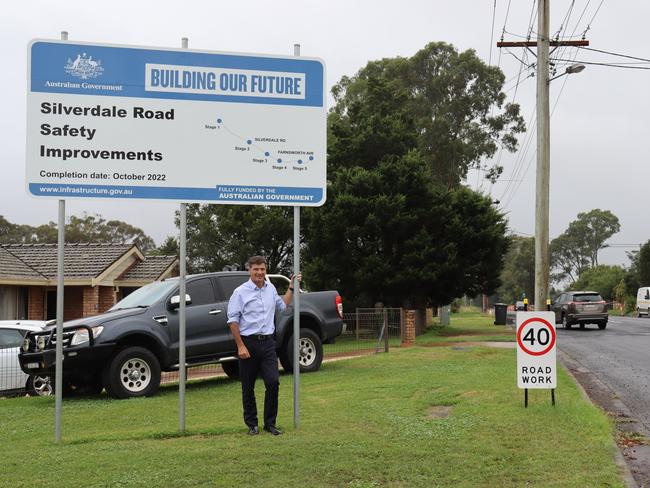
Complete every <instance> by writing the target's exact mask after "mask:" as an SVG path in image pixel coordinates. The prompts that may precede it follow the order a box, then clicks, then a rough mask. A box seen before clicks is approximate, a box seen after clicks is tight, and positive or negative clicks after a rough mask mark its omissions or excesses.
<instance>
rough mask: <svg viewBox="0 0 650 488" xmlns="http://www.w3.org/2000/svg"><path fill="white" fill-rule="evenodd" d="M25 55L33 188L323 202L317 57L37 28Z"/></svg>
mask: <svg viewBox="0 0 650 488" xmlns="http://www.w3.org/2000/svg"><path fill="white" fill-rule="evenodd" d="M28 56H29V59H28V69H29V73H28V90H27V151H26V160H27V164H26V169H27V190H28V192H29V193H30V194H32V195H34V196H38V197H56V198H59V199H60V198H75V197H78V198H141V199H158V200H176V201H183V202H214V203H231V204H259V205H302V206H318V205H322V204H323V203H324V202H325V196H326V195H325V188H326V164H325V163H326V160H325V158H326V108H325V87H324V77H325V66H324V63H323V62H322V61H321V60H318V59H310V58H302V57H269V56H258V55H250V54H233V53H216V52H198V51H191V50H187V49H165V50H163V49H155V48H143V47H131V46H112V45H98V44H87V43H77V42H74V43H73V42H66V41H44V40H34V41H32V42H31V43H30V44H29V48H28Z"/></svg>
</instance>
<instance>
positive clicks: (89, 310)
mask: <svg viewBox="0 0 650 488" xmlns="http://www.w3.org/2000/svg"><path fill="white" fill-rule="evenodd" d="M81 289H82V293H83V295H82V300H81V301H82V307H83V308H82V312H81V317H90V316H91V315H97V314H98V313H99V287H98V286H94V287H92V286H84V287H82V288H81Z"/></svg>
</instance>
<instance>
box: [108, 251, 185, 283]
mask: <svg viewBox="0 0 650 488" xmlns="http://www.w3.org/2000/svg"><path fill="white" fill-rule="evenodd" d="M176 260H177V257H176V256H145V260H144V261H140V262H138V263H136V264H135V265H134V266H132V267H131V268H130V269H129V270H128V271H126V272H125V273H124V274H123V275H122V276H120V278H119V279H120V280H155V279H158V278H159V277H160V275H162V274H163V273H164V272H165V270H166V269H167V268H169V267H170V266H171V265H172V264H174V262H175V261H176Z"/></svg>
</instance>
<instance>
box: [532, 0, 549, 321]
mask: <svg viewBox="0 0 650 488" xmlns="http://www.w3.org/2000/svg"><path fill="white" fill-rule="evenodd" d="M549 2H550V0H539V2H537V3H538V10H537V177H536V180H535V181H536V186H535V310H542V306H543V304H545V303H546V298H547V297H548V275H549V268H550V262H549V260H550V255H549V252H548V220H549V219H548V193H549V179H550V176H551V158H550V152H551V139H550V129H551V117H550V111H549V103H548V89H549V86H548V84H549V71H548V51H549V45H548V43H549V38H548V37H549Z"/></svg>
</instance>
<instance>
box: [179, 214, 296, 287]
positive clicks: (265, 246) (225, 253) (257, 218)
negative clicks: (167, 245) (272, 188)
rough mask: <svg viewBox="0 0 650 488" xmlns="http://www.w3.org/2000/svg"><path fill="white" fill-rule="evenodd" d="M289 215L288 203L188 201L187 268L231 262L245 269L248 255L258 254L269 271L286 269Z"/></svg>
mask: <svg viewBox="0 0 650 488" xmlns="http://www.w3.org/2000/svg"><path fill="white" fill-rule="evenodd" d="M292 215H293V208H292V207H265V206H258V205H255V206H244V205H199V204H191V205H188V206H187V234H188V236H191V239H188V240H187V254H188V258H189V262H188V269H189V270H190V272H193V273H196V272H206V271H220V270H222V269H223V268H224V266H233V265H234V266H236V267H237V268H238V269H245V265H246V262H247V261H248V258H249V257H251V256H253V255H255V254H261V255H264V256H265V257H266V259H267V262H268V269H269V270H271V271H272V272H275V273H285V274H287V273H290V272H291V265H292V262H293V259H292V258H293V255H292V253H293V239H292V235H293V218H292ZM176 223H177V225H178V224H179V222H178V218H177V219H176Z"/></svg>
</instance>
